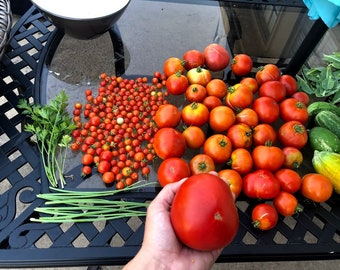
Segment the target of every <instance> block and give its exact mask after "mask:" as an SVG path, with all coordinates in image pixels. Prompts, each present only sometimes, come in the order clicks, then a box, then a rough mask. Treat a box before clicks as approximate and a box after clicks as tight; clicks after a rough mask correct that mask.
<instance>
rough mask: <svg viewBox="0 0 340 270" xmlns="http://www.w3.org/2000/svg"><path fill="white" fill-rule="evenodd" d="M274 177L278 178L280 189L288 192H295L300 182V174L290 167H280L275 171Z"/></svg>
mask: <svg viewBox="0 0 340 270" xmlns="http://www.w3.org/2000/svg"><path fill="white" fill-rule="evenodd" d="M275 177H276V178H277V179H278V180H279V182H280V186H281V189H282V190H283V191H286V192H289V193H295V192H297V191H298V190H299V189H300V187H301V184H302V180H301V177H300V175H299V174H298V173H297V172H296V171H294V170H292V169H287V168H283V169H280V170H278V171H276V172H275Z"/></svg>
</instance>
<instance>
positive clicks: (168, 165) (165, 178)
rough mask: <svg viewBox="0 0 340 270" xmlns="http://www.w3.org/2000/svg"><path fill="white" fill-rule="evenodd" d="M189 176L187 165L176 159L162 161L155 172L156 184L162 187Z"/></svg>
mask: <svg viewBox="0 0 340 270" xmlns="http://www.w3.org/2000/svg"><path fill="white" fill-rule="evenodd" d="M189 176H190V168H189V164H188V163H187V162H186V161H185V160H184V159H181V158H178V157H172V158H167V159H164V160H163V161H162V162H161V164H160V165H159V167H158V170H157V177H158V182H159V183H160V185H161V186H162V187H164V186H165V185H167V184H169V183H173V182H177V181H179V180H181V179H183V178H186V177H189Z"/></svg>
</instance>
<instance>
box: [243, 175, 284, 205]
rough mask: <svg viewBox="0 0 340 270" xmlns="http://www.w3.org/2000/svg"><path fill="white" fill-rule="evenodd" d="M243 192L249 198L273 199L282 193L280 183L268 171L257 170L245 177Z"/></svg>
mask: <svg viewBox="0 0 340 270" xmlns="http://www.w3.org/2000/svg"><path fill="white" fill-rule="evenodd" d="M243 192H244V194H245V195H246V196H248V197H249V198H254V199H262V200H269V199H273V198H275V197H276V196H277V195H278V194H279V192H280V182H279V180H278V179H277V178H276V177H275V176H274V174H273V173H272V172H270V171H268V170H255V171H253V172H251V173H248V174H247V175H245V176H244V177H243Z"/></svg>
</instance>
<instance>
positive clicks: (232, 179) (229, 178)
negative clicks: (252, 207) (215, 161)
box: [218, 169, 242, 198]
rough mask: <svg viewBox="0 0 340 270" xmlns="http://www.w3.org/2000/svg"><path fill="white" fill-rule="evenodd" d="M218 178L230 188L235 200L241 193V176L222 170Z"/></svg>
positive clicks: (229, 170)
mask: <svg viewBox="0 0 340 270" xmlns="http://www.w3.org/2000/svg"><path fill="white" fill-rule="evenodd" d="M218 176H219V177H220V178H222V179H223V180H224V181H226V182H227V184H228V185H229V187H230V190H231V192H232V193H234V195H235V198H237V197H238V196H239V195H240V193H241V191H242V177H241V175H240V174H239V173H238V172H237V171H235V170H232V169H224V170H221V171H219V172H218Z"/></svg>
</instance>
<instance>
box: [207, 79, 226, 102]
mask: <svg viewBox="0 0 340 270" xmlns="http://www.w3.org/2000/svg"><path fill="white" fill-rule="evenodd" d="M206 89H207V93H208V95H209V96H216V97H218V98H224V97H225V95H226V94H227V90H228V87H227V84H226V83H225V82H224V81H223V80H221V79H212V80H211V81H209V82H208V84H207V85H206Z"/></svg>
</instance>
